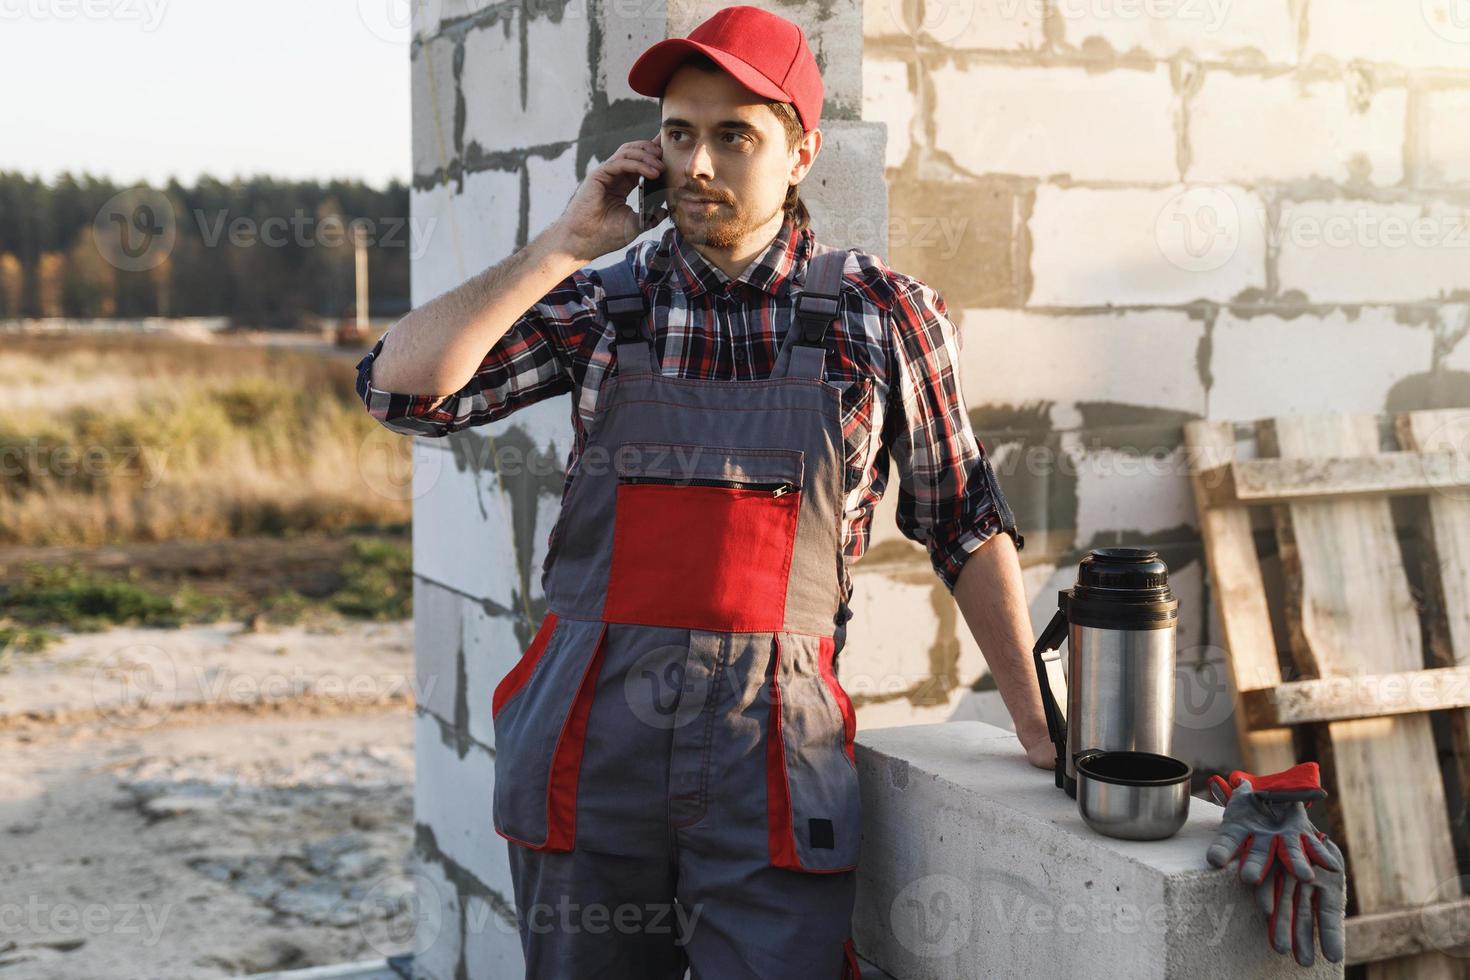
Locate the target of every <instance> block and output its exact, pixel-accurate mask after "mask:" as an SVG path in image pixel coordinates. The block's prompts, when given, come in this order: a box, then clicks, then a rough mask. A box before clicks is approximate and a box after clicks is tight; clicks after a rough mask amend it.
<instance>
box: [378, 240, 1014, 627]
mask: <svg viewBox="0 0 1470 980" xmlns="http://www.w3.org/2000/svg"><path fill="white" fill-rule="evenodd" d="M814 240H815V239H814V235H813V232H812V230H811V229H810V228H804V229H797V228H796V227H795V225H794V223H793V222H792V221H791V220H790V219H788V220H787V221H786V222H785V223H784V224H783V225H782V227H781V230H780V232H779V233H778V234H777V235H776V237H775V238H774V239H773V240H772V241H771V242H770V244H769V245H768V246H767V247H766V249H765V250H764V251H763V252H762V253H761V254H760V255H759V256H758V257H757V258H755V259H754V260H753V261H752V262H751V263H750V264H749V265H748V266H747V267H746V269H745V271H744V272H743V273H742V274H741V275H740V277H739V278H738V279H733V280H732V279H730V278H729V277H728V276H726V275H725V273H724V272H722V271H721V270H720V269H718V268H717V267H715V266H713V265H711V264H710V263H709V262H708V261H706V260H705V258H704V257H703V256H701V255H700V254H699V252H698V251H697V250H695V249H694V248H693V247H692V246H691V245H690V243H689V242H688V241H687V240H686V239H685V238H684V237H683V236H682V235H681V234H680V233H679V232H678V230H677V229H676V228H673V227H671V228H670V229H669V230H668V231H666V232H665V233H664V235H663V237H662V238H661V239H657V240H653V239H650V240H645V241H642V242H637V243H635V244H634V245H633V246H631V247H630V248H629V249H628V250H627V253H626V254H627V255H628V256H629V257H631V259H632V261H633V265H634V271H635V275H636V278H637V280H638V282H639V284H640V285H641V286H642V288H643V291H644V295H645V296H646V297H647V298H648V301H649V309H650V310H651V312H652V319H653V333H654V340H655V346H656V350H657V356H658V362H659V363H660V364H661V365H662V370H663V372H664V374H666V375H675V376H677V377H681V378H701V379H713V380H747V379H759V378H764V377H767V376H768V375H769V373H770V371H771V368H772V367H773V366H774V363H775V358H776V353H777V349H778V346H779V344H780V341H781V339H782V338H783V337H784V336H785V335H786V332H787V330H788V329H790V327H791V322H792V319H793V317H794V314H795V302H794V297H793V296H792V292H791V289H790V284H791V282H792V281H793V280H794V281H795V282H797V283H798V284H799V283H800V282H802V281H803V278H804V273H805V268H806V262H807V258H808V256H809V255H810V254H811V252H812V247H813V243H814ZM844 280H845V285H844V289H843V297H842V300H841V315H840V318H839V320H838V322H836V323H834V324H833V325H832V327H831V328H830V329H829V330H828V332H827V340H826V343H827V358H826V380H827V381H828V383H830V384H832V385H834V386H836V387H838V388H840V389H841V391H842V396H841V400H842V430H843V435H844V438H845V443H846V446H845V451H846V476H845V491H846V497H845V503H844V507H845V513H844V515H843V531H842V553H843V560H842V576H841V578H842V604H843V614H844V616H845V617H847V618H850V616H851V613H850V611H849V610H848V609H847V600H848V599H849V597H850V596H851V592H852V584H851V578H850V575H849V573H848V566H849V565H851V564H852V563H854V562H856V561H857V560H858V559H859V558H861V557H862V555H863V553H864V552H865V551H866V550H867V546H868V539H869V531H870V528H871V523H872V516H873V509H874V507H875V505H876V504H877V502H878V500H879V498H881V497H882V496H883V493H884V489H885V487H886V485H887V482H888V464H889V458H890V457H891V458H892V459H893V461H894V462H895V463H896V464H897V468H898V477H899V480H898V516H897V523H898V528H899V530H900V532H901V533H902V534H903V535H904V536H905V537H907V538H909V539H911V540H913V541H917V542H919V543H921V544H923V545H924V546H925V547H926V548H927V550H928V553H929V557H930V561H931V563H932V564H933V566H934V570H935V572H936V573H937V574H938V576H939V578H940V580H941V581H943V583H944V585H945V587H946V588H947V589H948V590H949V591H950V592H953V591H954V586H955V582H956V581H957V580H958V578H959V573H960V569H961V568H962V567H963V565H964V563H965V560H966V559H967V558H968V557H969V556H970V555H971V554H972V553H973V552H974V551H975V549H977V548H978V547H979V546H980V545H981V544H982V543H983V542H984V541H986V540H987V539H988V538H989V537H990V536H991V535H993V534H994V533H996V532H997V531H1001V530H1004V531H1006V532H1007V533H1009V534H1010V535H1011V537H1012V539H1013V540H1014V541H1015V542H1016V546H1017V547H1018V548H1020V547H1022V546H1023V539H1022V537H1021V535H1020V534H1019V532H1018V531H1017V529H1016V524H1015V518H1014V517H1013V515H1012V512H1011V510H1010V507H1009V506H1008V505H1007V504H1006V501H1005V498H1004V496H1003V495H1002V493H1001V489H1000V485H999V483H998V481H997V480H996V477H995V471H994V469H993V467H992V466H991V464H990V461H989V459H988V456H987V454H986V452H985V449H984V447H983V446H982V445H981V444H980V442H979V440H978V439H977V438H976V437H975V435H974V432H973V430H972V429H971V427H970V420H969V415H968V412H967V410H966V407H965V402H964V398H963V396H962V394H961V391H960V381H959V377H958V370H959V354H960V334H959V331H958V330H956V328H955V326H954V324H953V323H952V322H951V321H950V318H949V315H948V311H947V310H946V308H945V305H944V300H943V299H942V298H941V297H940V295H939V294H938V292H936V291H935V290H934V289H932V288H931V287H929V286H927V285H926V284H924V283H923V282H920V281H919V280H918V279H915V278H912V277H910V276H906V275H904V274H902V273H900V272H895V271H894V270H892V269H890V268H888V266H887V265H886V264H885V263H884V262H883V260H882V259H881V258H879V257H878V256H875V255H871V254H868V253H864V252H859V251H856V250H853V251H850V252H849V254H848V259H847V264H846V267H845V271H844ZM602 301H603V288H602V284H601V281H600V279H599V276H598V274H597V272H596V270H595V269H592V268H591V267H585V268H582V269H579V270H577V271H576V272H574V273H573V274H572V275H570V276H568V277H567V278H566V279H565V280H563V281H562V282H561V283H559V284H558V285H557V286H556V287H555V288H553V289H552V290H551V291H550V292H548V293H547V294H546V295H545V296H543V297H542V298H541V299H540V300H539V301H538V302H537V303H536V304H535V305H533V306H532V307H531V308H530V309H529V310H527V311H526V312H525V313H524V314H522V316H521V317H520V318H519V319H518V320H516V322H515V323H514V324H513V325H512V326H511V328H510V329H509V331H507V332H506V334H505V336H503V337H502V338H501V339H500V340H499V341H498V342H497V343H496V344H495V346H494V347H492V348H491V349H490V351H489V352H488V353H487V354H486V355H485V359H484V361H483V362H482V363H481V364H480V366H479V368H478V369H477V370H476V371H475V374H474V376H473V377H472V378H470V380H469V381H468V382H467V383H466V384H465V386H464V387H463V388H461V389H460V390H459V391H457V392H455V393H453V394H452V395H449V396H435V395H412V394H400V393H395V392H389V391H384V390H382V389H380V388H376V387H374V386H373V385H372V374H371V372H372V364H373V359H374V357H376V356H377V354H378V353H379V351H381V350H382V347H383V339H382V338H379V339H378V341H377V343H376V344H374V345H373V348H372V350H371V351H369V352H368V354H367V355H366V356H364V357H363V359H362V360H361V361H359V362H358V365H357V393H358V396H359V397H360V398H362V400H363V402H364V404H365V405H366V406H367V409H368V411H369V413H370V414H371V415H372V416H373V418H375V419H377V420H378V421H379V422H381V423H382V424H383V425H385V426H386V427H388V428H389V429H392V430H393V431H395V432H401V433H404V434H409V435H420V436H428V437H439V436H444V435H447V434H448V433H450V432H454V431H456V430H459V429H463V428H466V427H468V426H474V425H483V424H485V423H487V422H493V421H495V420H497V419H501V418H504V417H505V416H507V415H510V414H511V413H512V412H514V411H516V410H517V409H520V408H525V407H526V406H527V405H531V404H534V403H536V402H539V401H541V400H542V399H545V398H550V397H552V396H553V395H562V394H567V393H571V394H572V395H573V402H572V411H571V420H572V427H573V444H572V447H571V450H570V452H569V454H568V460H567V469H566V477H565V481H564V483H563V487H562V500H563V502H565V500H566V495H567V492H568V491H569V490H570V488H571V485H572V482H573V480H574V479H575V477H576V472H577V461H578V458H579V456H580V454H581V451H582V448H583V445H584V443H585V437H586V432H587V430H588V427H589V423H590V421H591V417H592V412H593V408H594V407H595V404H596V399H597V391H598V387H599V385H600V384H601V383H602V380H603V377H604V376H605V375H606V374H607V373H608V371H609V369H610V368H611V369H612V370H613V372H614V373H616V364H615V362H614V360H613V355H612V353H611V347H610V345H611V342H612V339H613V337H614V328H613V327H612V325H611V323H610V322H609V321H608V320H607V318H606V316H605V314H603V313H600V312H599V310H600V308H601V304H602ZM384 336H386V334H385V335H384ZM558 524H559V522H558ZM556 535H557V528H553V529H552V532H551V548H550V550H549V551H548V554H547V561H546V564H545V566H544V567H543V584H544V582H545V576H546V574H547V573H548V572H549V569H550V564H551V558H552V556H553V555H554V553H555V550H556V549H555V542H556ZM843 621H845V619H844V620H843Z"/></svg>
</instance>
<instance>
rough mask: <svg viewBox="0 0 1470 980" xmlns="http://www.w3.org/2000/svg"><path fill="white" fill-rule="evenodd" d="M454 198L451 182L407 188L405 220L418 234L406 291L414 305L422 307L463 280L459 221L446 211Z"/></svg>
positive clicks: (409, 267) (409, 268)
mask: <svg viewBox="0 0 1470 980" xmlns="http://www.w3.org/2000/svg"><path fill="white" fill-rule="evenodd" d="M454 197H455V192H454V185H452V184H435V185H434V186H433V187H432V188H430V189H429V190H412V191H409V195H408V213H409V221H410V222H412V224H413V227H414V228H416V229H418V232H417V234H418V235H419V236H420V237H419V244H418V246H417V247H418V253H417V255H416V256H415V257H414V258H412V259H410V261H409V266H408V282H409V294H410V296H411V297H412V300H413V305H414V306H422V305H423V304H425V303H427V302H428V301H429V300H431V299H433V298H434V297H435V296H438V295H439V294H440V293H443V292H447V291H448V290H450V289H453V288H454V287H455V286H458V285H459V284H460V283H461V282H464V279H465V276H464V272H463V270H464V259H463V257H462V246H461V243H460V240H459V227H458V225H459V222H457V221H456V220H454V217H453V214H452V212H451V211H450V208H451V207H453V206H454V205H453V203H452V202H453V200H454Z"/></svg>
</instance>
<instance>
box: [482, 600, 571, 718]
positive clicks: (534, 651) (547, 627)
mask: <svg viewBox="0 0 1470 980" xmlns="http://www.w3.org/2000/svg"><path fill="white" fill-rule="evenodd" d="M554 629H556V613H554V612H548V613H547V614H546V618H545V619H543V620H542V621H541V627H540V629H538V630H536V635H535V636H534V637H532V638H531V645H530V646H529V647H527V648H526V652H525V653H523V654H521V659H520V660H518V661H516V665H515V666H514V667H512V668H511V669H510V670H509V671H508V672H507V673H506V675H505V676H504V677H502V678H501V679H500V683H499V684H496V685H495V694H494V695H493V696H492V697H491V699H490V717H491V718H494V717H495V716H496V715H498V714H500V709H501V708H503V707H505V703H506V702H507V701H509V700H510V699H511V698H513V697H515V695H516V692H517V691H519V690H520V689H521V688H522V687H523V686H524V685H525V683H526V681H527V679H529V678H530V676H531V674H532V673H533V672H534V671H535V670H536V664H537V662H538V661H539V660H540V659H541V654H543V653H545V652H546V643H547V641H548V640H550V639H551V633H552V631H553V630H554Z"/></svg>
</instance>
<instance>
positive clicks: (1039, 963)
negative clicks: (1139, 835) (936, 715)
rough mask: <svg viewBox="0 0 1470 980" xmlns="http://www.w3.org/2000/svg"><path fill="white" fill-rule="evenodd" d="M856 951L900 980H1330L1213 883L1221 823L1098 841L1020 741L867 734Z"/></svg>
mask: <svg viewBox="0 0 1470 980" xmlns="http://www.w3.org/2000/svg"><path fill="white" fill-rule="evenodd" d="M858 772H859V776H860V778H861V780H862V794H863V857H862V863H861V864H860V866H859V870H858V895H857V908H856V910H855V914H854V917H853V919H854V921H853V931H854V941H855V943H856V945H857V947H858V948H859V949H861V950H862V951H863V954H864V955H865V956H867V957H868V958H869V959H870V960H872V961H873V962H874V963H876V964H878V966H879V967H881V968H882V969H884V970H887V971H888V972H889V973H891V974H893V975H894V976H897V977H904V978H905V980H929V978H941V977H942V978H946V980H955V978H968V977H987V978H988V977H1022V976H1026V977H1076V976H1103V977H1136V978H1140V980H1147V978H1159V980H1163V978H1165V977H1181V976H1188V977H1195V978H1217V977H1218V978H1222V980H1223V978H1228V977H1240V976H1249V977H1262V978H1270V977H1288V976H1289V977H1317V976H1321V977H1330V976H1341V975H1342V966H1341V965H1340V964H1338V965H1334V964H1330V963H1327V962H1326V961H1325V960H1323V959H1322V958H1321V957H1320V956H1319V957H1318V960H1317V963H1316V965H1315V966H1313V967H1312V968H1311V969H1310V970H1303V969H1302V968H1301V967H1298V966H1297V965H1296V962H1295V961H1294V960H1292V959H1291V958H1290V957H1286V956H1281V955H1278V954H1277V953H1275V952H1274V951H1272V950H1271V948H1270V946H1269V944H1268V943H1267V941H1266V935H1265V932H1264V929H1263V926H1262V922H1261V918H1260V915H1259V914H1258V913H1257V912H1256V910H1255V906H1254V902H1253V899H1252V896H1251V893H1250V890H1249V889H1248V888H1246V887H1244V886H1242V885H1241V884H1240V882H1238V881H1237V880H1236V879H1235V878H1234V877H1233V876H1231V875H1229V874H1228V873H1226V872H1222V871H1218V870H1216V869H1213V868H1211V867H1209V865H1208V864H1207V863H1206V862H1205V850H1206V849H1207V848H1208V846H1209V843H1210V841H1211V840H1212V839H1213V838H1214V835H1215V832H1216V831H1217V830H1218V828H1219V820H1220V808H1219V807H1218V806H1216V805H1215V804H1214V803H1211V802H1206V801H1202V800H1199V799H1191V802H1190V815H1189V819H1188V821H1187V822H1186V824H1185V826H1184V827H1183V828H1182V829H1181V830H1180V831H1179V832H1178V833H1177V834H1175V835H1174V836H1173V837H1170V838H1168V839H1166V840H1161V841H1123V840H1115V839H1113V838H1109V837H1104V836H1101V835H1099V834H1096V833H1094V832H1093V831H1092V830H1090V829H1089V828H1088V827H1087V826H1086V825H1085V824H1084V823H1083V822H1082V818H1081V817H1080V816H1079V815H1078V813H1077V806H1076V802H1075V801H1073V800H1072V799H1071V798H1069V797H1068V796H1066V794H1064V793H1063V792H1062V791H1061V790H1060V789H1057V788H1056V786H1055V785H1054V783H1053V781H1052V777H1051V776H1050V774H1048V773H1046V772H1043V771H1041V770H1039V769H1036V768H1035V767H1033V766H1031V765H1030V764H1029V763H1027V762H1026V759H1025V755H1024V753H1023V750H1022V748H1021V746H1020V743H1018V742H1017V741H1016V739H1015V736H1014V735H1012V734H1011V733H1010V732H1007V731H1004V730H1002V729H1000V728H996V727H994V726H990V725H986V724H983V723H980V722H952V723H947V724H940V725H910V726H902V727H891V728H884V729H873V730H869V731H866V732H864V731H861V730H860V731H859V733H858Z"/></svg>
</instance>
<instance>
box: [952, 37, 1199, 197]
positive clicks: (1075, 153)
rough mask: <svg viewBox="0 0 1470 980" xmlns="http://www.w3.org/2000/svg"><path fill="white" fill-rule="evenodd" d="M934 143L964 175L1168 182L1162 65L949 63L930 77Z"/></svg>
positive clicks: (1168, 115) (1170, 164)
mask: <svg viewBox="0 0 1470 980" xmlns="http://www.w3.org/2000/svg"><path fill="white" fill-rule="evenodd" d="M930 79H931V81H932V83H933V86H934V100H935V107H934V113H935V117H936V118H937V119H940V120H943V122H944V124H943V125H940V126H939V127H937V129H936V135H935V148H936V149H938V150H940V151H941V152H944V153H947V154H948V155H949V157H950V158H951V159H952V160H953V161H954V164H955V166H957V167H960V168H962V169H963V170H965V171H968V172H969V173H973V174H977V175H983V174H1019V175H1022V176H1027V177H1053V176H1060V175H1067V176H1070V177H1071V178H1072V179H1074V180H1126V181H1132V182H1144V181H1150V182H1169V181H1173V180H1176V179H1177V178H1178V176H1179V169H1178V165H1177V163H1176V160H1175V156H1176V153H1175V139H1174V122H1173V120H1174V91H1173V88H1172V87H1171V86H1170V83H1169V71H1168V67H1167V66H1166V65H1162V64H1160V65H1155V66H1154V67H1153V68H1152V69H1151V70H1149V71H1137V70H1134V69H1119V70H1116V71H1108V72H1103V73H1101V74H1099V73H1098V72H1095V71H1090V70H1087V69H1084V68H1065V67H1057V68H1032V67H1011V66H1009V65H986V64H974V65H969V66H965V67H959V66H956V65H954V64H953V63H947V64H945V65H944V66H943V67H940V68H936V69H935V70H934V71H933V72H931V74H930Z"/></svg>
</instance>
